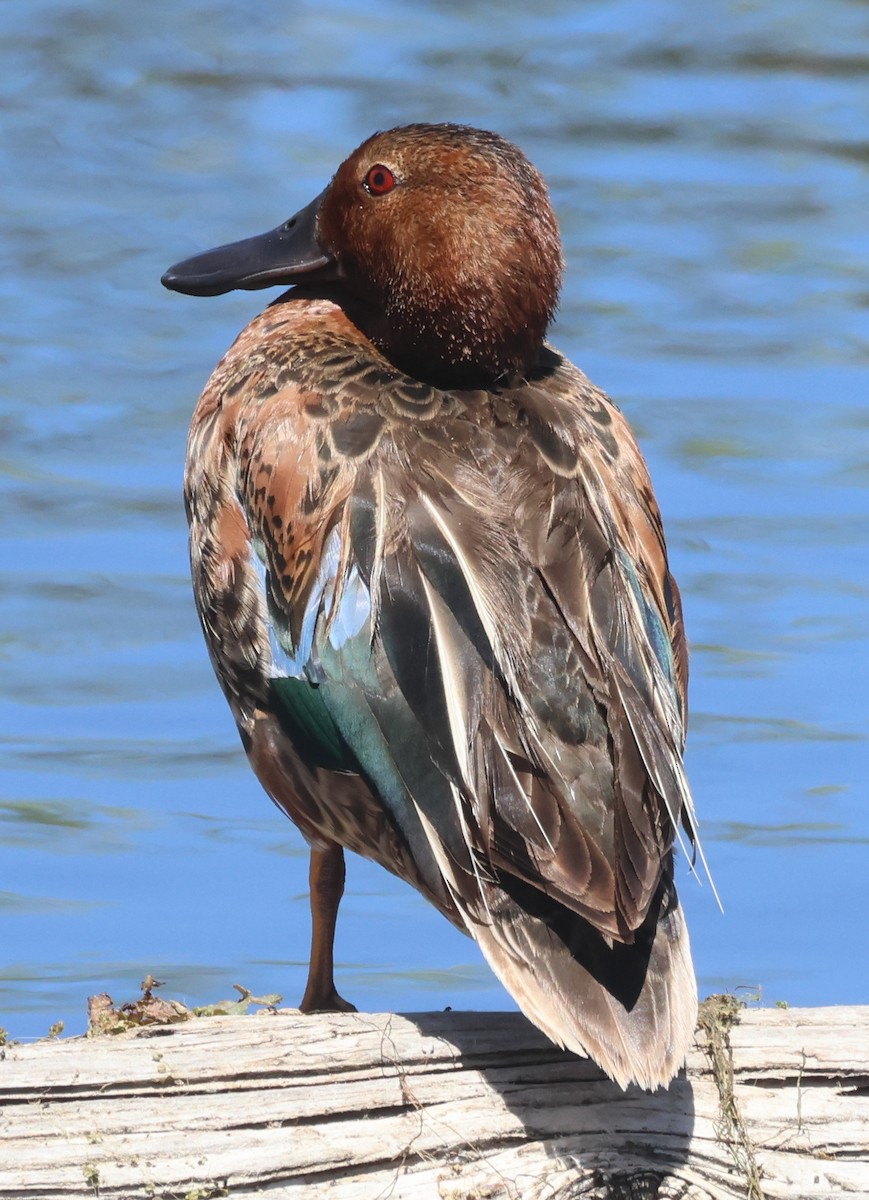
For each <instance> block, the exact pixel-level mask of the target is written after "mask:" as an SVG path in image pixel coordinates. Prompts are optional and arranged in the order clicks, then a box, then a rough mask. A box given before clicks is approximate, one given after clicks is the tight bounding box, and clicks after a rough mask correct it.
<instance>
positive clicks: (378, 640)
mask: <svg viewBox="0 0 869 1200" xmlns="http://www.w3.org/2000/svg"><path fill="white" fill-rule="evenodd" d="M561 275H562V255H561V246H560V240H559V235H558V228H557V225H556V220H555V216H554V214H553V211H552V207H551V204H550V201H549V196H548V193H547V190H546V187H545V185H544V183H543V181H542V179H541V177H540V175H539V174H538V173H537V171H536V170H535V169H534V167H532V166H531V164H530V163H529V162H528V160H527V159H526V158H525V157H524V155H523V154H522V153H521V151H519V150H518V149H517V148H516V147H515V146H513V145H511V144H510V143H509V142H507V141H505V140H504V139H503V138H501V137H498V136H496V135H495V134H492V133H486V132H483V131H481V130H477V129H471V128H466V127H463V126H457V125H409V126H406V127H404V128H399V129H392V130H390V131H388V132H385V133H377V134H375V135H374V136H373V137H371V138H369V139H368V140H367V141H366V142H364V143H363V144H362V145H361V146H360V147H359V148H358V149H357V150H356V151H354V153H353V154H351V155H350V157H349V158H348V159H347V160H346V162H344V163H343V164H342V165H341V166H340V167H339V168H338V171H337V173H336V174H335V176H334V178H333V179H332V181H331V183H330V184H329V186H328V187H327V188H326V190H325V191H324V192H323V193H322V194H321V195H320V196H318V197H317V199H316V200H314V201H313V202H312V203H311V204H309V205H308V206H307V207H306V208H303V209H302V210H301V212H299V213H298V214H297V215H296V216H295V217H293V218H292V219H291V220H289V221H287V222H285V223H284V224H283V225H281V226H279V227H278V228H277V229H274V230H272V231H271V232H269V233H266V234H264V235H262V236H260V237H254V238H250V239H248V240H246V241H242V242H236V243H233V244H232V245H227V246H222V247H220V248H219V249H216V250H212V251H209V252H207V253H205V254H200V255H197V256H196V257H194V258H191V259H188V260H187V261H185V262H182V263H179V264H178V265H177V266H174V267H172V268H171V269H170V270H169V271H168V272H167V273H166V274H165V276H164V277H163V283H164V284H165V285H166V286H167V287H168V288H171V289H173V290H175V291H178V292H184V293H187V294H189V295H194V296H215V295H219V294H221V293H223V292H227V291H229V290H231V289H234V288H246V289H255V288H265V287H271V286H275V285H280V286H286V285H292V287H291V290H290V291H287V292H285V293H284V294H283V295H281V296H280V297H279V298H278V299H276V300H275V301H274V302H273V303H272V304H271V305H270V306H269V307H268V308H267V309H266V310H265V312H263V313H261V314H260V315H259V316H258V317H256V318H255V319H254V320H253V321H251V323H250V324H249V325H248V326H247V328H246V329H245V330H244V331H243V332H242V333H241V334H240V335H239V337H238V338H237V340H236V341H235V343H234V344H233V345H232V347H231V348H230V350H229V351H228V353H227V354H226V356H225V357H224V358H223V360H222V361H221V362H220V364H219V365H218V366H217V368H216V370H215V371H214V374H213V375H212V376H211V379H210V380H209V382H208V384H207V385H206V388H205V391H204V392H203V393H202V397H201V398H200V401H199V404H198V406H197V408H196V412H195V414H194V417H193V424H192V428H191V431H190V440H189V445H188V453H187V468H186V481H185V496H186V505H187V513H188V517H189V521H190V550H191V562H192V572H193V584H194V590H195V596H196V605H197V608H198V610H199V617H200V620H201V622H202V628H203V631H204V633H205V639H206V642H207V644H208V649H209V653H210V655H211V660H212V662H213V664H214V668H215V670H216V672H217V677H218V679H219V681H220V684H221V686H222V688H223V691H224V693H225V694H226V698H227V700H228V701H229V704H230V706H231V708H232V712H233V714H234V717H235V720H236V722H237V724H238V729H239V732H240V734H241V739H242V742H243V744H244V748H245V750H246V752H247V755H248V757H249V759H250V762H251V765H252V766H253V769H254V771H255V772H256V774H257V776H258V777H259V780H260V782H261V783H262V785H263V787H264V788H265V790H266V791H267V792H268V794H269V795H270V796H271V797H272V799H273V800H274V801H275V803H276V804H277V805H278V806H279V807H280V808H281V809H283V811H284V812H285V813H287V815H288V816H289V817H291V818H292V820H293V821H295V823H296V824H297V825H298V827H299V829H300V830H301V831H302V833H303V834H304V836H305V838H306V839H307V841H308V842H309V844H310V847H311V866H310V883H311V910H312V924H313V938H312V950H311V963H310V972H309V977H308V982H307V988H306V990H305V995H304V998H303V1000H302V1003H301V1007H302V1009H303V1010H305V1011H310V1010H320V1009H344V1010H350V1009H352V1005H350V1004H348V1003H347V1002H346V1001H345V1000H343V999H342V998H341V996H340V995H339V994H338V992H337V991H336V988H335V984H334V980H333V961H332V944H333V937H334V931H335V922H336V917H337V911H338V905H339V901H340V898H341V894H342V891H343V887H344V848H348V849H350V850H355V851H356V852H357V853H359V854H362V855H365V856H366V857H368V858H372V859H374V860H375V861H377V862H379V863H380V864H381V865H382V866H384V867H386V868H387V870H389V871H392V872H394V873H395V874H396V875H398V876H400V877H401V878H402V879H405V880H407V881H408V882H409V883H411V884H412V885H413V886H414V887H415V888H417V889H418V890H419V891H420V892H422V894H423V895H424V896H425V897H426V898H427V899H428V900H430V901H431V903H432V904H434V905H435V906H436V907H437V908H438V909H440V911H441V912H442V913H443V914H444V916H446V917H447V918H448V919H449V920H450V921H452V922H453V924H454V925H456V926H458V928H459V929H462V930H463V931H464V932H466V933H468V934H470V935H471V936H472V937H473V938H475V939H476V941H477V942H478V943H479V945H480V948H481V949H482V951H483V954H484V955H485V957H486V958H487V960H488V961H489V963H490V964H491V967H492V969H493V970H494V972H495V974H496V975H497V976H498V977H499V979H501V981H502V982H503V983H504V985H505V987H506V988H507V989H508V991H509V992H511V993H512V995H513V996H514V997H515V999H516V1001H517V1003H518V1004H519V1006H520V1007H521V1008H522V1010H523V1011H524V1012H525V1013H526V1014H527V1015H528V1016H529V1017H530V1018H531V1020H532V1021H534V1022H535V1023H536V1024H537V1025H538V1026H539V1027H540V1029H542V1030H543V1031H544V1032H545V1033H546V1034H547V1035H548V1036H549V1037H550V1038H551V1039H552V1040H553V1041H554V1042H556V1043H558V1044H559V1045H561V1046H566V1047H568V1048H570V1049H571V1050H574V1051H577V1052H579V1053H581V1054H586V1055H590V1056H591V1057H592V1058H594V1059H595V1060H596V1061H597V1062H598V1063H599V1064H600V1065H601V1066H602V1067H603V1069H604V1070H605V1071H606V1072H607V1073H608V1074H609V1075H610V1076H611V1077H612V1078H613V1079H615V1080H616V1081H617V1082H618V1083H620V1084H621V1085H623V1086H624V1085H626V1084H628V1083H629V1082H631V1081H635V1082H637V1083H639V1084H641V1085H642V1086H644V1087H648V1088H652V1087H656V1086H658V1085H662V1084H665V1083H667V1081H668V1080H670V1079H671V1077H672V1076H673V1075H674V1073H675V1072H676V1071H677V1070H678V1069H679V1067H680V1065H681V1063H682V1062H683V1060H684V1057H685V1053H686V1050H687V1049H688V1046H689V1045H690V1043H691V1039H692V1034H693V1030H694V1025H695V1017H696V1009H697V990H696V984H695V979H694V973H693V968H692V964H691V956H690V950H689V945H688V934H687V931H686V928H685V923H684V920H683V916H682V911H681V909H680V906H679V902H678V899H677V896H676V890H675V887H674V883H673V853H674V842H675V840H676V839H677V837H679V836H680V834H679V829H680V826H681V827H683V828H684V830H685V832H686V835H687V839H688V840H689V841H691V842H694V841H695V820H694V814H693V808H692V803H691V797H690V794H689V790H688V785H687V782H686V778H685V772H684V768H683V763H682V751H683V745H684V733H685V720H686V709H685V691H686V683H687V655H686V645H685V635H684V632H683V625H682V612H681V606H680V600H679V592H678V589H677V587H676V584H675V582H674V581H673V578H672V576H671V574H670V571H669V569H668V565H667V552H666V546H665V541H664V534H663V531H662V527H661V518H660V515H659V512H658V507H657V504H656V502H655V497H654V494H653V492H652V486H651V483H650V481H649V475H648V472H647V469H646V465H645V463H644V461H643V458H642V455H641V454H640V451H639V449H638V448H637V444H636V442H635V440H634V437H633V435H632V433H631V430H630V428H629V426H628V424H627V422H626V420H625V418H624V417H623V416H622V414H621V413H620V412H619V410H618V409H617V408H616V407H615V405H614V404H613V403H612V402H611V401H610V400H609V399H608V398H607V397H606V396H605V395H604V394H603V393H602V392H600V391H599V390H598V389H597V388H596V387H595V386H594V385H593V384H592V383H590V382H589V380H588V379H587V378H586V377H585V376H584V375H583V374H582V372H581V371H579V370H577V368H576V367H574V366H573V365H571V363H570V362H568V361H567V360H566V359H565V358H564V357H563V356H562V355H561V354H560V353H559V352H558V351H557V350H555V349H554V348H553V347H552V346H550V345H548V344H547V343H546V341H545V335H546V330H547V327H548V325H549V322H550V320H551V318H552V316H553V313H554V311H555V308H556V304H557V301H558V293H559V286H560V282H561Z"/></svg>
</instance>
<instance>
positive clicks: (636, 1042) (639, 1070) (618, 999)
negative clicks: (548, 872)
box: [468, 877, 697, 1089]
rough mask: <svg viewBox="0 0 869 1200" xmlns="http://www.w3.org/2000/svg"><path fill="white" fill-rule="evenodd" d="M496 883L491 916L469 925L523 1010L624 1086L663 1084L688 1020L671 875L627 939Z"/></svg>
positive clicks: (686, 1041) (684, 950) (682, 943)
mask: <svg viewBox="0 0 869 1200" xmlns="http://www.w3.org/2000/svg"><path fill="white" fill-rule="evenodd" d="M499 882H500V883H501V888H498V889H493V891H494V892H496V893H498V894H499V898H498V899H495V897H492V896H490V908H491V919H489V916H488V914H487V915H486V916H487V919H486V922H485V923H482V922H481V923H479V924H478V923H476V922H469V923H468V928H469V931H470V932H471V933H472V934H473V936H474V937H475V939H476V940H477V942H479V944H480V947H481V949H482V951H483V953H484V954H485V956H486V958H487V959H488V961H489V963H490V965H491V967H492V969H493V971H494V972H495V974H496V975H497V976H498V978H499V979H500V980H501V982H502V983H503V984H504V986H505V987H506V988H507V990H508V991H509V992H510V993H511V994H512V996H513V997H514V999H515V1000H516V1002H517V1003H518V1005H519V1007H520V1008H521V1009H522V1011H523V1012H524V1013H525V1015H526V1016H527V1017H529V1018H530V1019H531V1020H532V1021H533V1022H534V1024H535V1025H537V1026H538V1028H539V1029H541V1030H542V1031H543V1032H544V1033H545V1034H546V1035H547V1037H549V1038H551V1039H552V1041H553V1042H555V1043H556V1044H557V1045H559V1046H564V1047H565V1048H566V1049H568V1050H573V1051H574V1052H576V1053H577V1054H581V1055H583V1056H588V1057H590V1058H593V1059H594V1060H595V1062H597V1063H598V1064H599V1066H601V1067H602V1068H603V1070H604V1071H606V1073H607V1074H608V1075H609V1076H610V1077H611V1078H612V1079H614V1080H615V1081H616V1083H618V1084H620V1085H621V1086H622V1087H623V1088H624V1087H627V1085H628V1084H629V1083H637V1084H639V1085H640V1086H641V1087H644V1088H648V1089H654V1088H658V1087H664V1086H666V1085H667V1084H668V1083H669V1082H670V1080H671V1079H672V1078H673V1076H674V1075H675V1074H676V1072H677V1071H678V1070H679V1068H680V1067H681V1066H682V1065H683V1063H684V1061H685V1056H686V1054H687V1052H688V1050H689V1048H690V1046H691V1044H692V1041H693V1037H694V1029H695V1026H696V1023H697V984H696V980H695V977H694V968H693V966H692V963H691V952H690V947H689V942H688V930H687V928H686V926H685V922H684V920H683V917H682V911H681V909H680V907H679V903H678V899H677V897H676V892H675V888H674V887H673V885H672V882H671V881H670V880H669V879H664V880H662V881H661V885H660V887H659V889H658V893H657V895H656V902H655V903H654V904H653V905H652V908H651V910H650V912H649V915H648V917H647V918H646V921H645V922H644V923H643V925H642V926H641V927H640V929H638V930H637V932H636V934H635V937H634V941H633V942H632V943H630V944H625V943H622V942H617V941H613V940H611V939H609V938H606V937H604V936H602V935H601V934H600V933H598V932H597V930H595V929H594V928H593V927H592V926H591V925H589V923H588V922H587V921H585V920H584V919H583V918H582V917H579V916H577V914H576V913H573V912H571V911H570V910H569V909H567V908H565V907H564V906H562V905H560V904H557V903H554V902H552V901H550V900H548V899H547V898H546V897H545V896H542V895H541V893H540V892H537V891H536V890H535V889H533V888H530V887H528V886H527V885H525V884H523V883H521V881H514V880H505V879H504V878H503V877H502V878H501V880H500V881H499ZM502 889H503V890H502Z"/></svg>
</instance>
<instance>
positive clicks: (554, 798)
mask: <svg viewBox="0 0 869 1200" xmlns="http://www.w3.org/2000/svg"><path fill="white" fill-rule="evenodd" d="M556 385H557V386H556ZM468 403H469V408H472V407H473V401H472V400H469V401H468ZM499 407H500V409H501V411H502V416H503V421H499V419H498V408H499ZM396 446H397V449H396ZM347 512H348V513H349V517H348V531H349V536H350V543H351V558H352V561H353V562H354V564H355V569H356V570H357V572H358V577H359V579H360V580H361V581H362V582H363V583H364V586H365V588H366V589H367V590H368V594H369V596H370V602H371V606H372V614H373V621H374V624H373V634H372V635H371V638H370V645H371V646H372V647H373V650H374V654H375V657H376V656H377V655H379V656H380V658H381V659H382V662H381V671H383V672H387V673H388V675H389V678H390V680H391V684H390V687H391V690H392V691H393V692H394V693H395V694H396V695H397V696H399V697H400V703H401V706H402V707H403V709H404V710H405V711H406V712H407V715H408V718H410V717H411V716H412V718H413V719H414V720H413V730H412V731H407V730H405V732H404V733H402V734H399V733H398V732H395V733H394V734H392V733H390V730H389V729H386V730H385V735H386V738H387V741H388V742H390V744H391V745H393V746H394V747H395V749H396V751H397V752H402V753H403V752H405V746H404V745H403V744H402V743H403V741H405V740H407V739H409V738H411V733H412V739H411V740H413V744H414V745H415V746H418V745H419V743H420V738H422V739H424V744H425V746H426V749H427V753H428V755H429V756H430V757H431V759H432V761H433V762H434V763H435V764H436V765H437V767H438V770H439V773H440V775H441V776H442V782H441V786H440V789H439V791H440V792H441V793H443V792H444V787H443V781H446V783H447V784H448V785H449V793H447V794H446V796H447V799H448V800H449V803H447V799H443V801H442V804H441V808H442V809H443V810H445V811H441V812H440V816H441V821H440V822H439V823H438V824H437V825H436V830H441V831H446V830H452V831H456V830H460V831H461V834H462V836H463V838H464V840H465V842H466V844H467V846H468V852H469V855H470V860H471V861H470V871H469V872H467V871H466V872H465V873H464V874H462V873H459V874H458V875H457V876H456V878H454V879H453V880H452V881H451V886H454V887H455V888H456V889H457V892H458V894H459V896H460V897H462V898H463V899H464V900H465V901H467V900H468V895H467V889H468V886H470V887H471V888H473V887H475V886H478V887H479V888H480V889H481V896H482V899H483V900H484V901H485V887H484V886H483V884H484V882H485V880H486V879H487V878H489V877H491V875H492V872H493V871H494V872H496V873H497V874H498V875H499V876H505V875H509V876H512V877H516V878H518V879H521V880H523V881H524V882H525V883H527V884H529V885H530V886H531V887H533V888H537V889H539V890H540V891H541V892H543V893H544V894H545V895H546V896H548V897H551V898H554V899H556V900H558V901H559V902H560V903H563V904H564V905H566V906H567V907H568V908H570V909H572V910H573V911H575V912H576V913H578V914H580V915H581V916H583V917H584V918H586V919H587V920H588V921H589V922H590V923H591V924H592V925H593V926H594V927H595V928H596V929H597V930H599V931H600V932H601V933H603V934H605V935H606V936H609V937H613V938H616V939H619V940H623V941H628V942H629V941H631V940H632V937H633V934H634V932H635V931H636V930H637V929H638V928H639V927H640V926H641V925H642V923H643V921H644V920H645V918H646V916H647V914H648V912H649V908H650V905H651V904H652V901H653V899H654V897H655V896H656V894H657V892H658V886H659V883H660V881H661V878H662V874H663V873H664V871H665V867H666V863H667V857H668V854H669V851H670V848H671V846H672V844H673V840H674V837H675V832H676V828H677V825H678V824H679V823H680V822H682V823H684V824H685V827H686V828H687V830H688V833H689V836H692V837H693V817H692V810H691V800H690V794H689V791H688V787H687V784H686V780H685V775H684V769H683V766H682V759H681V750H682V745H683V741H684V710H685V682H686V666H685V664H686V656H685V646H684V634H683V631H682V622H681V612H680V606H679V598H678V592H677V590H676V586H675V583H674V582H673V580H672V578H671V577H670V574H669V571H668V568H667V560H666V552H665V547H664V542H663V536H662V534H661V526H660V519H659V516H658V511H657V507H656V505H655V501H654V498H653V496H652V492H651V488H650V486H649V482H648V476H647V473H646V470H645V466H644V464H643V461H642V458H641V457H640V455H639V451H638V450H637V448H636V444H635V442H634V440H633V438H632V436H631V434H630V432H629V430H628V428H627V425H626V423H625V422H624V420H623V418H622V417H621V415H620V414H619V413H618V411H617V410H616V409H615V408H614V407H613V406H612V405H610V404H609V403H608V402H607V401H606V400H605V398H603V397H602V396H600V394H599V393H597V392H596V391H595V390H594V389H592V388H591V386H590V385H589V384H587V382H586V381H585V380H584V379H583V377H581V376H580V375H579V374H578V373H577V372H574V371H573V370H572V369H568V368H566V367H564V368H562V370H561V372H560V373H559V374H558V375H557V376H556V378H555V380H554V381H553V379H552V378H551V377H550V378H549V379H547V380H546V381H545V383H542V384H541V385H540V386H537V387H535V386H529V385H526V386H524V387H523V388H522V389H521V392H520V390H518V389H517V392H516V393H515V394H513V393H509V392H507V393H504V394H503V396H502V397H501V398H500V400H499V401H498V404H497V405H496V406H495V409H494V415H493V417H492V419H491V420H489V421H488V422H483V421H482V420H480V419H479V414H476V419H475V418H474V417H472V416H467V417H463V418H461V419H455V420H453V421H448V422H445V423H444V422H431V423H420V424H419V426H418V427H417V428H416V429H415V430H414V431H413V435H412V438H410V437H407V436H405V437H404V439H403V440H402V437H401V436H399V435H396V443H394V444H393V452H392V453H391V455H385V456H381V457H379V458H377V457H375V458H374V459H373V460H372V461H371V463H370V465H369V468H368V470H367V471H366V472H365V473H364V474H363V475H362V476H360V477H359V478H357V481H356V483H355V485H354V487H353V489H352V491H351V493H350V495H349V497H348V501H347ZM395 728H396V730H397V729H398V726H396V727H395ZM417 801H418V802H423V801H422V800H421V797H420V795H419V793H417ZM447 809H448V811H446V810H447ZM429 819H431V814H429ZM451 857H453V858H455V855H454V854H453V855H451ZM465 866H466V867H467V866H468V864H467V863H466V864H465Z"/></svg>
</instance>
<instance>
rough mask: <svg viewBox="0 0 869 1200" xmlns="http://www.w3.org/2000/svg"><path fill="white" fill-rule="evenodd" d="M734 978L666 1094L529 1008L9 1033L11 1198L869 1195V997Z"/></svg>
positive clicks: (6, 1182) (4, 1111)
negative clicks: (763, 996) (546, 1033)
mask: <svg viewBox="0 0 869 1200" xmlns="http://www.w3.org/2000/svg"><path fill="white" fill-rule="evenodd" d="M726 999H727V998H725V1001H724V1002H723V1003H724V1005H725V1007H724V1008H722V1009H721V1010H720V1011H719V1010H709V1009H707V1010H706V1027H705V1028H704V1027H703V1026H701V1029H700V1031H699V1032H698V1041H697V1047H696V1048H695V1050H694V1051H693V1052H692V1054H691V1056H690V1059H689V1062H688V1068H687V1072H686V1073H685V1074H684V1075H681V1076H680V1077H679V1078H678V1079H677V1080H676V1081H675V1082H674V1083H673V1084H672V1085H671V1087H670V1088H669V1089H668V1090H667V1091H662V1092H658V1093H656V1094H653V1095H650V1094H647V1093H645V1092H642V1091H640V1090H639V1089H629V1090H628V1091H627V1092H622V1091H621V1090H620V1089H619V1088H618V1087H616V1086H615V1085H614V1084H612V1083H610V1082H609V1081H608V1080H606V1079H605V1078H604V1077H603V1076H602V1075H601V1073H600V1071H599V1070H597V1068H596V1067H594V1066H593V1065H592V1064H591V1063H589V1062H587V1061H585V1060H582V1059H578V1058H575V1057H573V1056H572V1055H569V1054H565V1053H562V1052H560V1051H558V1050H556V1049H554V1048H553V1047H552V1046H551V1045H550V1044H549V1043H548V1042H547V1041H546V1039H545V1038H544V1037H543V1036H542V1034H540V1033H539V1032H538V1031H537V1030H536V1029H534V1028H533V1027H532V1026H531V1025H530V1024H529V1023H528V1022H527V1021H526V1020H525V1019H524V1018H523V1017H521V1016H519V1015H518V1014H513V1013H454V1012H446V1013H425V1014H418V1015H414V1016H391V1015H383V1014H376V1015H375V1014H363V1013H358V1014H335V1015H333V1014H329V1015H324V1014H323V1015H316V1016H302V1015H301V1014H299V1013H298V1012H297V1011H295V1010H285V1011H280V1012H276V1013H275V1012H262V1013H258V1014H256V1015H250V1016H215V1017H199V1018H195V1019H191V1020H188V1021H185V1022H184V1023H182V1024H175V1025H162V1026H150V1027H143V1028H140V1029H137V1030H134V1031H131V1032H128V1033H123V1034H120V1035H118V1036H102V1037H92V1038H70V1039H61V1040H51V1041H44V1042H38V1043H35V1044H31V1045H7V1046H5V1047H3V1048H2V1049H0V1056H2V1060H0V1198H2V1200H10V1198H12V1197H15V1198H16V1200H23V1198H25V1197H26V1198H27V1200H54V1198H60V1197H72V1196H76V1197H88V1198H92V1197H106V1198H108V1197H113V1198H117V1197H131V1198H137V1200H138V1198H139V1197H142V1198H145V1197H147V1198H149V1200H157V1198H165V1200H169V1198H172V1200H212V1198H214V1197H218V1196H230V1197H234V1198H236V1200H242V1198H244V1200H247V1198H251V1197H263V1198H267V1200H282V1198H283V1197H289V1196H292V1197H294V1198H295V1197H310V1198H311V1200H325V1198H327V1197H328V1198H329V1200H427V1198H429V1197H433V1198H438V1200H501V1198H504V1200H506V1198H510V1200H524V1198H525V1197H528V1198H529V1200H556V1198H557V1200H566V1198H567V1197H595V1198H601V1200H602V1198H614V1200H633V1198H642V1200H651V1198H652V1197H662V1198H663V1197H668V1198H672V1197H684V1198H688V1197H691V1198H692V1200H705V1198H706V1197H715V1198H716V1200H720V1198H723V1197H728V1198H730V1197H746V1196H747V1197H750V1198H753V1200H760V1198H766V1200H773V1198H774V1197H788V1198H791V1200H812V1198H816V1197H817V1198H821V1197H830V1198H832V1197H842V1196H869V1008H825V1009H788V1010H776V1009H773V1010H762V1009H757V1010H745V1011H742V1012H739V1013H738V1014H736V1013H735V1012H733V1011H729V1010H727V1007H726ZM731 1003H732V1002H731ZM735 1007H736V1006H735V1005H733V1009H735ZM710 1012H711V1013H712V1015H711V1016H710V1015H709V1014H710ZM731 1019H733V1024H732V1025H731ZM731 1070H732V1087H731V1076H730V1072H731Z"/></svg>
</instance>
